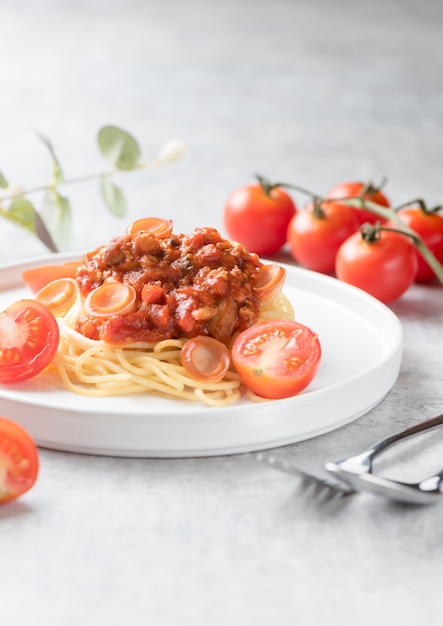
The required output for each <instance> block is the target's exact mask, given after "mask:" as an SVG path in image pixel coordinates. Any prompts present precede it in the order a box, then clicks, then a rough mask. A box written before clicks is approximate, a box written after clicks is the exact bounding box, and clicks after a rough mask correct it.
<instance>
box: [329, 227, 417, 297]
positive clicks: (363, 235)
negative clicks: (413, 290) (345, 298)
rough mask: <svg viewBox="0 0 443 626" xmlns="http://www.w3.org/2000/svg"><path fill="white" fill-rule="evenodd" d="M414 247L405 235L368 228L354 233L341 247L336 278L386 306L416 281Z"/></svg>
mask: <svg viewBox="0 0 443 626" xmlns="http://www.w3.org/2000/svg"><path fill="white" fill-rule="evenodd" d="M416 271H417V258H416V255H415V247H414V245H413V244H412V242H411V240H410V239H409V238H408V237H407V236H406V235H401V234H400V233H396V232H392V231H390V230H383V229H379V228H377V227H369V228H368V229H364V227H362V232H357V233H354V234H353V235H351V236H350V237H349V239H347V240H346V241H345V242H344V243H343V244H342V245H341V246H340V248H339V250H338V252H337V257H336V260H335V272H336V275H337V278H339V279H340V280H343V281H344V282H346V283H350V284H351V285H354V286H355V287H359V288H360V289H363V290H364V291H367V292H368V293H369V294H371V295H372V296H374V297H375V298H378V299H379V300H381V302H384V303H385V304H387V303H388V302H392V301H394V300H396V299H397V298H399V297H400V296H401V295H402V294H403V293H404V292H405V291H406V290H407V289H408V288H409V287H410V286H411V284H412V283H413V282H414V278H415V274H416Z"/></svg>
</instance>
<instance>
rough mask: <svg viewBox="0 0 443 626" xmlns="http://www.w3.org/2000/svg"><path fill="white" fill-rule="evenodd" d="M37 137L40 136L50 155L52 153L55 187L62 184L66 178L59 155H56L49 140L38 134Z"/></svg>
mask: <svg viewBox="0 0 443 626" xmlns="http://www.w3.org/2000/svg"><path fill="white" fill-rule="evenodd" d="M37 135H38V136H39V138H40V139H41V141H43V143H44V144H45V146H46V147H47V148H48V150H49V153H50V155H51V158H52V176H53V183H54V184H55V185H58V184H59V183H62V182H64V180H65V177H64V175H63V172H62V168H61V166H60V161H59V160H58V158H57V155H56V154H55V151H54V148H53V146H52V143H51V142H50V141H49V139H47V138H46V137H44V136H43V135H41V134H40V133H38V132H37Z"/></svg>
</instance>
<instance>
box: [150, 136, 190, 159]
mask: <svg viewBox="0 0 443 626" xmlns="http://www.w3.org/2000/svg"><path fill="white" fill-rule="evenodd" d="M186 152H187V150H186V146H185V144H184V143H183V142H182V141H179V140H174V141H169V142H168V143H167V144H165V145H164V146H163V148H162V149H161V150H160V152H159V153H158V156H157V158H156V162H157V163H159V164H161V163H172V162H173V161H178V160H179V159H181V158H182V157H183V156H184V155H185V154H186Z"/></svg>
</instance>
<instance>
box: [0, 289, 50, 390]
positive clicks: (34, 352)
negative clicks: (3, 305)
mask: <svg viewBox="0 0 443 626" xmlns="http://www.w3.org/2000/svg"><path fill="white" fill-rule="evenodd" d="M58 342H59V329H58V324H57V321H56V319H55V317H54V316H53V314H52V313H51V312H50V311H49V310H48V309H47V308H46V307H45V306H44V305H43V304H40V302H37V300H19V301H18V302H15V303H14V304H11V305H10V306H9V307H8V308H7V309H6V311H3V313H0V382H2V383H13V382H17V381H20V380H26V379H28V378H31V377H32V376H35V375H36V374H38V373H39V372H41V371H42V370H43V369H44V368H45V367H46V366H47V365H49V363H50V362H51V361H52V359H53V358H54V355H55V353H56V351H57V348H58Z"/></svg>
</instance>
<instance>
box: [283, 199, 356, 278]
mask: <svg viewBox="0 0 443 626" xmlns="http://www.w3.org/2000/svg"><path fill="white" fill-rule="evenodd" d="M358 227H359V222H358V220H357V218H356V216H355V212H354V211H353V209H352V208H351V207H348V206H346V205H345V204H340V203H338V202H323V203H320V204H317V203H316V202H310V203H309V204H308V205H306V206H305V207H304V208H303V209H302V210H301V211H298V212H297V213H296V214H295V215H294V216H293V218H292V219H291V221H290V222H289V226H288V233H287V239H288V244H289V248H290V251H291V254H292V256H293V257H294V259H295V260H296V261H298V262H299V263H300V264H301V265H303V266H304V267H306V268H308V269H310V270H314V271H317V272H323V273H325V274H331V273H332V272H333V271H334V268H335V257H336V254H337V251H338V249H339V247H340V246H341V244H342V243H343V242H344V241H345V240H346V239H347V238H348V237H350V235H352V233H355V232H356V231H357V230H358Z"/></svg>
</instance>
